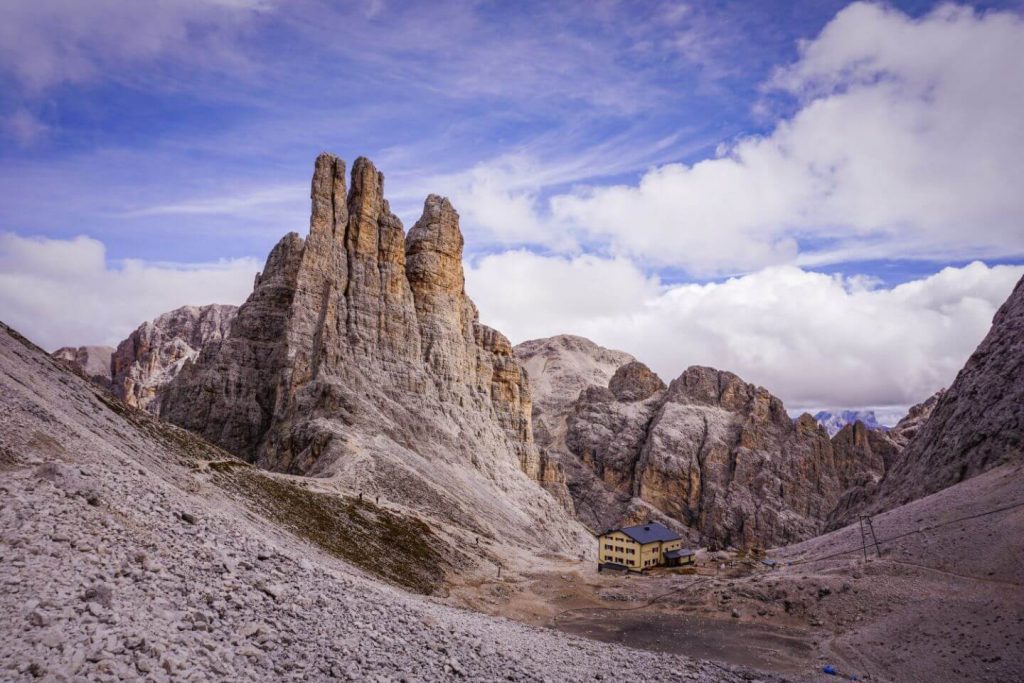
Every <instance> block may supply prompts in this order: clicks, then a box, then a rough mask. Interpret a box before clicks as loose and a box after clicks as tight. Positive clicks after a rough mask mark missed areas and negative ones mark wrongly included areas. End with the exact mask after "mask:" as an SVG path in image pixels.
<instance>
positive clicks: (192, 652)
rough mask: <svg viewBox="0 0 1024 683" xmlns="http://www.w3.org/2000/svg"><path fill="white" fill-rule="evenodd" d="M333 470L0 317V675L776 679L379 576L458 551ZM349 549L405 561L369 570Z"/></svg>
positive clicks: (419, 577) (421, 581)
mask: <svg viewBox="0 0 1024 683" xmlns="http://www.w3.org/2000/svg"><path fill="white" fill-rule="evenodd" d="M328 483H329V482H321V484H323V485H320V484H318V483H317V482H315V481H311V480H309V479H307V478H300V477H288V476H284V475H275V474H272V473H268V472H263V471H260V470H258V469H256V468H252V467H248V466H246V465H245V463H242V462H240V461H237V460H235V459H233V458H231V456H229V455H228V454H226V453H224V452H223V451H220V450H219V449H217V448H216V447H214V446H211V445H209V444H207V443H205V442H203V441H201V440H200V439H198V438H196V437H194V436H192V435H190V434H189V433H188V432H185V431H183V430H180V429H177V428H175V427H172V426H170V425H166V424H163V423H160V422H158V421H156V420H155V419H154V418H152V417H151V416H149V415H148V414H146V413H144V412H141V411H137V410H134V409H131V408H128V407H127V406H125V405H123V404H121V403H120V402H118V401H116V400H115V399H112V398H110V397H109V395H108V394H106V392H103V391H102V390H100V389H98V388H97V387H95V386H93V385H91V384H90V383H89V382H87V381H86V380H85V379H83V378H82V377H80V376H78V375H76V374H73V373H70V372H68V371H66V370H65V369H64V368H63V366H61V365H60V364H58V363H57V362H56V361H54V360H53V359H51V358H49V357H47V355H46V354H45V353H44V352H43V351H42V350H41V349H38V348H37V347H35V346H33V345H32V344H31V343H29V342H27V341H26V340H24V339H23V338H21V337H20V336H19V335H17V333H14V332H13V331H11V330H10V329H9V328H7V327H6V326H3V325H0V557H2V558H3V561H2V562H0V586H2V590H0V643H2V644H3V645H2V647H0V679H2V680H5V681H30V680H53V681H71V680H89V681H123V680H143V679H144V680H152V681H172V680H173V681H214V680H217V681H224V680H233V681H240V680H245V681H263V680H303V681H311V680H314V681H315V680H350V681H367V680H396V681H397V680H409V681H450V680H458V679H466V680H517V681H543V680H566V681H575V680H594V679H595V678H597V677H600V676H605V675H607V674H608V672H610V671H616V672H618V673H619V674H620V675H622V676H628V677H630V678H631V679H633V680H639V679H642V678H647V679H657V680H691V681H692V680H697V681H742V680H752V679H758V680H766V681H768V680H777V679H776V678H775V677H773V676H767V675H765V676H762V675H755V674H753V673H752V672H747V671H740V670H735V669H731V668H728V667H722V666H718V665H714V664H710V663H706V662H695V661H691V660H687V659H685V658H681V657H666V656H663V655H656V654H654V653H646V652H638V651H632V650H626V649H625V648H622V647H618V646H608V645H602V644H598V643H595V642H590V641H586V640H581V639H577V638H572V637H566V636H563V635H560V634H557V633H554V632H551V631H547V630H540V629H535V628H529V627H525V626H521V625H518V624H515V623H512V622H509V621H507V620H502V619H495V618H489V617H485V616H482V615H478V614H473V613H469V612H464V611H461V610H455V609H451V608H447V607H444V606H441V605H439V604H437V603H435V602H432V601H428V600H426V599H423V598H421V597H417V596H414V595H411V594H409V593H408V592H406V591H404V590H402V589H400V588H398V587H396V586H395V585H393V584H398V585H407V586H409V587H410V588H413V589H416V588H417V586H424V585H429V584H430V583H431V582H432V581H433V580H434V579H433V578H432V576H433V574H432V572H433V571H434V570H440V571H442V572H443V571H444V566H443V563H444V562H446V561H458V557H459V555H460V552H459V551H458V550H457V549H455V548H452V547H451V546H449V545H447V544H446V541H444V540H443V539H442V538H441V537H439V536H437V535H436V534H435V533H434V532H433V531H432V530H431V528H430V527H427V526H424V525H423V524H422V522H419V521H418V520H415V519H413V518H410V517H408V516H406V515H405V514H404V513H402V512H401V511H400V510H398V509H397V508H392V507H391V506H388V507H387V508H385V507H383V506H381V507H378V506H375V505H373V504H371V503H369V502H365V501H364V502H362V503H360V502H359V501H358V500H357V499H355V498H348V497H344V496H342V495H340V494H338V493H337V492H335V491H333V490H332V489H331V488H330V487H329V486H327V484H328ZM296 505H298V506H299V507H301V509H302V511H303V513H302V514H296V513H295V511H294V510H293V508H294V507H295V506H296ZM414 538H420V539H421V540H422V544H419V545H414V544H412V543H411V541H412V539H414ZM336 539H338V540H340V541H341V543H334V540H336ZM396 539H398V543H397V544H396V543H395V540H396ZM353 548H354V549H356V550H358V551H359V552H358V553H355V557H364V556H366V555H369V556H370V557H371V558H372V561H370V562H365V563H364V565H363V566H364V567H365V568H366V570H367V571H372V572H379V571H380V568H381V566H382V563H384V564H386V562H387V559H388V558H389V557H391V558H394V559H395V560H397V561H398V562H400V564H401V566H403V567H406V568H407V571H409V572H413V573H412V574H411V575H409V574H389V573H388V570H386V569H385V572H384V573H383V574H380V573H378V574H377V576H379V577H380V579H371V578H369V577H368V576H367V575H366V574H365V573H364V572H363V571H361V570H360V569H359V568H357V565H355V564H353V563H352V560H348V559H346V556H345V555H344V553H345V552H351V551H352V550H353Z"/></svg>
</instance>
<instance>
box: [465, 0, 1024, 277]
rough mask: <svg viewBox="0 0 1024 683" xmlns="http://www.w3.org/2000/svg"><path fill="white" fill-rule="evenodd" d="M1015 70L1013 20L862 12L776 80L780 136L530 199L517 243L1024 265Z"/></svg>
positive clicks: (752, 257) (728, 256) (944, 12)
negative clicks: (568, 239) (617, 181)
mask: <svg viewBox="0 0 1024 683" xmlns="http://www.w3.org/2000/svg"><path fill="white" fill-rule="evenodd" d="M1022 63H1024V19H1022V18H1021V16H1020V15H1018V14H1016V13H1012V12H984V13H982V12H978V11H975V10H973V9H970V8H966V7H958V6H952V5H949V6H943V7H940V8H939V9H937V10H935V11H933V12H932V13H930V14H928V15H926V16H924V17H922V18H917V19H915V18H911V17H908V16H907V15H905V14H903V13H901V12H899V11H897V10H893V9H888V8H886V7H883V6H880V5H875V4H865V3H855V4H853V5H850V6H849V7H847V8H846V9H844V10H842V11H841V12H839V14H838V15H836V17H835V18H834V19H833V20H832V21H831V22H830V23H829V24H828V25H827V26H826V27H825V28H824V29H823V30H822V32H821V34H820V35H819V36H818V37H817V38H815V39H814V40H811V41H808V42H806V43H804V44H803V45H802V46H801V51H800V58H799V59H798V60H797V61H796V63H794V64H793V65H791V66H789V67H787V68H784V69H781V70H779V71H778V72H777V73H776V74H775V75H774V77H773V78H772V79H771V81H770V83H768V84H766V89H767V90H768V91H770V92H772V93H779V92H782V93H784V94H785V95H786V96H788V97H790V98H794V99H795V100H796V101H797V102H798V108H797V111H796V112H795V113H794V114H793V115H792V116H789V117H788V118H785V119H783V120H780V121H779V122H778V123H777V125H776V126H775V127H774V129H773V130H772V131H771V133H769V134H767V135H755V136H750V137H746V138H743V139H741V140H738V141H735V142H734V143H732V144H726V145H723V146H721V148H720V150H719V155H718V156H716V157H714V158H710V159H706V160H704V161H700V162H698V163H695V164H692V165H687V164H678V163H675V164H667V165H663V166H660V167H657V168H654V169H651V170H650V171H649V172H647V173H646V174H644V175H643V177H642V178H641V179H640V181H639V182H638V183H636V184H625V185H615V186H590V187H577V188H573V189H571V190H570V191H568V192H561V193H559V194H556V195H554V196H552V197H550V198H548V199H546V200H545V201H541V202H535V204H534V206H533V209H534V211H535V214H536V215H535V217H534V218H532V219H529V220H525V219H524V221H523V222H524V224H528V225H531V226H534V227H532V228H531V229H530V231H529V232H530V235H527V236H524V237H529V236H531V235H541V236H543V237H542V238H541V239H538V240H536V243H538V244H542V245H545V246H547V247H549V248H557V247H558V243H557V242H554V241H553V240H554V239H555V238H558V240H561V241H562V242H564V241H565V235H566V234H572V235H575V236H576V237H577V241H578V242H579V243H582V244H588V245H590V246H591V248H594V247H596V248H600V249H604V250H607V252H608V253H612V254H618V255H624V256H629V257H632V258H636V259H638V260H641V261H643V262H645V263H650V264H658V265H671V266H676V267H684V268H685V269H686V270H688V271H689V272H690V273H692V274H696V275H700V276H707V275H723V274H730V273H736V272H749V271H753V270H757V269H759V268H762V267H765V266H769V265H778V264H783V263H796V264H800V265H821V264H829V263H839V262H843V261H849V260H858V259H869V258H872V259H873V258H925V259H934V260H952V259H964V258H996V257H1008V256H1018V255H1021V254H1024V229H1022V224H1021V217H1022V216H1024V193H1021V192H1020V189H1019V188H1020V187H1021V186H1022V184H1024V165H1022V164H1021V163H1020V159H1019V150H1020V149H1024V126H1021V125H1020V115H1021V112H1022V111H1024V79H1022V78H1021V77H1020V72H1019V65H1020V64H1022ZM527 199H529V198H527ZM519 209H520V210H521V209H522V206H520V207H519ZM476 217H477V218H478V219H479V220H481V221H483V222H484V223H485V227H486V224H488V221H487V216H486V215H485V214H483V213H480V212H478V214H477V216H476ZM539 221H544V222H545V223H546V224H547V226H548V227H547V228H546V229H540V228H537V227H536V224H537V223H538V222H539ZM491 223H493V230H494V231H495V232H496V233H499V234H508V229H507V226H506V225H504V224H503V223H501V222H497V221H492V222H491Z"/></svg>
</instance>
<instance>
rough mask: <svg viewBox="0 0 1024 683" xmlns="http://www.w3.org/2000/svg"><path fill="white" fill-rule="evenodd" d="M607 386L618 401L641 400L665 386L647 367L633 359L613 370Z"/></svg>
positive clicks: (662, 389)
mask: <svg viewBox="0 0 1024 683" xmlns="http://www.w3.org/2000/svg"><path fill="white" fill-rule="evenodd" d="M608 388H609V389H610V390H611V392H612V393H613V394H614V395H615V398H617V399H618V400H620V401H643V400H645V399H647V398H650V397H651V396H652V395H653V394H655V393H657V392H659V391H664V390H665V388H666V387H665V383H664V382H662V381H661V378H660V377H658V376H657V375H656V374H654V372H653V371H652V370H651V369H650V368H649V367H647V366H646V365H644V364H643V363H641V362H640V361H636V360H635V361H633V362H631V363H626V364H625V365H623V366H622V367H621V368H619V369H618V370H616V371H615V374H614V375H612V378H611V380H609V382H608Z"/></svg>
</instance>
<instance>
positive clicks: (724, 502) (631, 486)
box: [567, 363, 841, 546]
mask: <svg viewBox="0 0 1024 683" xmlns="http://www.w3.org/2000/svg"><path fill="white" fill-rule="evenodd" d="M567 444H568V447H569V449H570V450H571V451H572V452H573V453H575V454H576V455H577V456H578V457H579V458H580V459H581V460H582V461H583V462H585V463H588V464H589V465H590V466H591V467H592V468H593V469H594V471H595V472H596V473H597V474H598V476H599V477H600V478H601V479H602V481H603V482H604V483H605V485H606V486H607V487H609V488H610V489H612V490H613V491H615V492H618V493H620V494H623V495H629V496H631V497H633V498H638V499H640V500H642V501H645V502H646V503H648V504H649V505H651V506H653V507H655V508H657V509H658V510H660V511H661V512H663V513H664V514H666V515H667V516H669V517H671V518H673V519H675V520H679V521H682V522H685V523H686V524H687V525H689V526H692V527H693V528H695V529H696V530H697V531H699V532H700V533H701V534H702V535H703V536H704V537H705V538H707V539H712V540H715V541H717V542H720V543H723V544H730V543H732V544H736V545H760V546H767V545H777V544H781V543H786V542H789V541H792V540H796V539H800V538H807V537H809V536H812V535H814V534H815V533H817V531H818V530H819V528H820V520H822V519H824V517H825V515H827V513H828V512H829V511H830V510H831V508H832V506H833V505H834V504H835V501H836V499H837V498H838V496H839V493H840V487H841V483H840V480H839V477H838V476H837V474H836V468H835V463H834V462H833V459H832V450H831V444H830V443H829V439H828V435H827V433H826V432H825V430H824V428H822V427H820V426H819V425H818V424H817V422H815V420H814V418H812V417H811V416H810V415H804V416H803V417H801V418H800V419H799V420H797V421H796V423H794V422H793V421H792V420H790V419H789V416H788V415H787V414H786V411H785V408H784V407H783V404H782V401H780V400H779V399H778V398H776V397H774V396H772V395H771V394H770V393H768V391H766V390H765V389H763V388H761V387H756V386H754V385H752V384H747V383H746V382H744V381H743V380H741V379H740V378H739V377H737V376H736V375H734V374H732V373H729V372H722V371H719V370H715V369H712V368H706V367H691V368H688V369H687V370H686V371H685V372H683V374H682V375H680V376H679V377H678V378H677V379H675V380H674V381H673V382H672V383H671V384H670V385H669V386H668V387H667V388H666V387H665V386H664V385H663V384H661V383H660V380H657V378H656V377H655V376H654V375H653V373H651V372H650V371H649V370H647V368H646V367H645V366H643V365H642V364H640V363H630V364H628V365H626V366H623V367H622V368H620V370H619V371H618V372H617V373H616V375H615V376H614V377H613V378H612V380H611V381H610V382H609V386H608V388H607V389H605V388H598V387H594V388H591V389H588V390H586V391H585V392H584V393H583V394H582V395H581V396H580V399H579V401H578V402H577V404H576V406H575V408H574V412H573V414H572V415H571V416H570V418H569V429H568V435H567Z"/></svg>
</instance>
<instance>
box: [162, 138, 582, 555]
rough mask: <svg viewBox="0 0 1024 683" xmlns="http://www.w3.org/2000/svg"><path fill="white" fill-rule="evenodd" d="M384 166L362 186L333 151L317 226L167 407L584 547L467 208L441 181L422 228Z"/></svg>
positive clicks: (219, 434) (367, 170) (314, 194)
mask: <svg viewBox="0 0 1024 683" xmlns="http://www.w3.org/2000/svg"><path fill="white" fill-rule="evenodd" d="M383 184H384V177H383V175H382V174H381V173H379V172H378V171H377V169H376V168H375V167H374V166H373V164H372V163H371V162H370V161H369V160H367V159H364V158H360V159H357V160H356V162H355V164H354V165H353V168H352V176H351V187H350V188H348V189H346V183H345V164H344V162H343V161H342V160H341V159H339V158H337V157H335V156H333V155H330V154H322V155H320V156H319V157H318V158H317V160H316V165H315V170H314V175H313V182H312V191H311V198H312V215H311V219H310V231H309V235H308V236H307V237H306V239H303V238H301V237H300V236H299V235H297V234H295V233H290V234H288V235H286V236H285V237H284V238H283V239H282V240H281V241H280V242H279V243H278V244H277V246H275V247H274V249H273V250H272V251H271V253H270V255H269V256H268V258H267V262H266V266H265V267H264V270H263V272H262V273H261V274H259V275H258V276H257V278H256V282H255V286H254V289H253V293H252V294H251V295H250V297H249V298H248V300H247V301H246V302H245V304H243V305H242V307H241V308H240V309H239V311H238V315H237V317H236V318H235V320H234V321H233V322H232V324H231V330H230V334H229V335H228V337H227V338H226V339H224V340H223V341H222V342H221V343H219V344H215V345H209V346H208V347H207V348H204V349H203V351H202V352H201V353H200V355H199V357H198V358H197V359H196V362H195V363H194V364H190V365H187V366H186V367H185V368H184V370H183V371H182V372H181V373H180V374H179V375H178V376H177V377H176V378H175V379H174V380H173V381H172V382H171V384H170V385H168V387H167V391H166V397H165V400H164V404H163V406H162V408H161V417H163V418H165V419H168V420H170V421H172V422H174V423H176V424H179V425H181V426H184V427H186V428H188V429H191V430H193V431H196V432H198V433H200V434H202V435H204V436H205V437H207V438H208V439H210V440H212V441H213V442H215V443H217V444H219V445H221V446H223V447H224V448H226V449H228V450H230V451H232V452H234V453H236V454H238V455H240V456H242V457H245V458H247V459H249V460H250V461H253V462H256V463H257V464H259V465H261V466H263V467H266V468H269V469H274V470H278V471H283V472H290V473H302V474H309V475H319V476H332V477H335V478H336V479H338V480H340V481H343V482H345V483H346V484H348V485H351V486H353V487H358V488H360V489H366V490H368V491H372V492H381V493H383V494H384V495H385V496H390V497H394V498H397V499H400V500H402V501H404V502H406V503H408V504H410V505H411V506H413V507H416V508H417V509H418V510H419V511H421V512H422V513H424V514H425V515H428V516H429V515H434V516H435V517H437V516H440V517H444V518H445V519H448V520H450V521H452V522H454V523H455V524H457V525H459V526H461V527H463V528H467V529H473V530H476V531H478V532H481V533H490V534H498V533H504V534H510V535H511V536H512V537H513V539H518V540H522V541H524V542H530V543H537V542H538V541H542V542H546V543H548V544H549V545H552V546H559V547H560V548H561V549H562V550H567V549H576V548H578V547H580V546H579V544H580V543H581V542H582V538H583V536H582V528H581V527H579V526H578V525H577V524H575V523H574V522H572V521H571V519H570V515H569V514H568V512H567V511H566V510H564V509H562V508H561V507H559V505H558V503H557V502H556V501H555V499H554V498H552V497H551V496H549V495H547V494H545V493H544V492H543V490H542V489H541V488H540V487H539V486H538V484H542V485H544V487H545V488H548V489H549V490H554V491H556V493H557V492H558V491H559V490H561V491H562V492H564V484H563V483H562V482H561V473H560V472H559V470H558V468H557V465H555V464H554V463H551V462H549V461H547V460H546V459H545V458H543V457H542V456H541V455H540V453H539V452H538V451H537V449H536V447H535V446H534V443H533V437H532V429H531V421H530V411H531V399H530V392H529V387H528V385H527V380H526V376H525V374H524V373H523V371H522V369H521V368H520V366H519V364H518V363H517V362H516V359H515V357H514V355H513V353H512V348H511V345H510V344H509V342H508V340H507V339H506V338H505V337H504V336H503V335H502V334H501V333H499V332H497V331H496V330H493V329H491V328H489V327H487V326H485V325H483V324H481V323H480V322H479V317H478V313H477V310H476V307H475V306H474V305H473V302H472V301H470V299H469V298H468V297H467V296H466V294H465V291H464V273H463V268H462V248H463V239H462V234H461V232H460V230H459V218H458V214H457V213H456V212H455V209H454V208H453V207H452V205H451V203H450V202H449V201H448V200H447V199H445V198H442V197H438V196H435V195H431V196H430V197H428V198H427V200H426V202H425V203H424V208H423V215H422V216H421V218H420V219H419V221H417V223H416V225H414V226H413V228H412V229H411V230H410V231H409V234H408V235H404V234H403V229H402V224H401V221H399V219H398V218H397V217H396V216H395V215H394V214H393V213H391V211H390V207H389V205H388V202H387V201H386V200H385V199H384V194H383V189H384V188H383ZM561 497H562V498H563V499H567V498H568V496H567V495H563V496H561ZM539 531H542V532H543V533H538V532H539Z"/></svg>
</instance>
